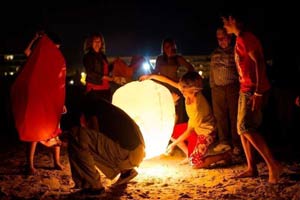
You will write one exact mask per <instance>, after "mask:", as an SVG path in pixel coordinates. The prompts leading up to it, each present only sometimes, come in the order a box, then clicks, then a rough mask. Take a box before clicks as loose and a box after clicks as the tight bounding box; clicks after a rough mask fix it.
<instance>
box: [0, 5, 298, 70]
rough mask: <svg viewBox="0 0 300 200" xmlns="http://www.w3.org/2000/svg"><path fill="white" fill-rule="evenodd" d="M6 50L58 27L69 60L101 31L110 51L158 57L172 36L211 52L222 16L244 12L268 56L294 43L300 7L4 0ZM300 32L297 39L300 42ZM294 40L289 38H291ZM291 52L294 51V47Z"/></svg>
mask: <svg viewBox="0 0 300 200" xmlns="http://www.w3.org/2000/svg"><path fill="white" fill-rule="evenodd" d="M1 4H2V5H1V12H0V17H1V19H2V20H1V21H2V23H1V27H2V28H1V31H0V52H1V53H7V52H12V53H22V52H23V50H24V48H25V47H26V46H27V44H28V43H29V41H30V40H31V39H32V37H33V36H34V34H35V32H36V31H37V30H40V29H45V30H51V31H54V32H56V33H57V34H58V35H59V36H60V37H61V39H62V41H63V46H62V51H63V53H64V55H65V57H66V60H67V63H68V65H80V64H81V59H82V53H83V51H82V47H83V42H84V39H85V38H86V36H88V34H90V33H91V32H94V31H100V32H101V33H102V34H103V35H104V38H105V42H106V49H107V52H106V53H107V55H108V56H131V55H135V54H141V55H145V56H156V55H158V54H159V53H160V46H161V41H162V39H163V38H165V37H167V36H171V37H174V38H175V39H176V41H177V44H178V48H179V52H180V53H182V54H185V55H202V54H209V53H211V51H212V50H213V48H215V46H216V45H217V43H216V40H215V30H216V28H217V27H218V26H220V25H221V20H220V16H221V15H222V13H226V12H228V11H229V10H230V11H231V10H235V11H237V10H239V11H242V12H243V13H244V14H245V16H247V18H248V19H249V20H248V22H249V25H250V27H251V28H252V30H253V31H254V32H255V33H256V34H257V35H258V36H259V38H260V39H261V41H262V43H263V45H264V48H265V51H266V57H267V58H269V57H271V58H272V57H274V54H275V52H274V51H277V49H280V50H281V49H282V48H284V51H286V47H284V45H286V44H287V43H291V41H293V42H294V40H293V39H291V38H293V35H295V36H297V35H298V32H297V33H296V29H298V28H297V23H296V22H297V19H296V18H297V17H296V16H297V10H296V9H297V6H295V5H294V4H291V3H289V2H288V1H284V2H282V1H281V2H278V3H276V2H272V4H271V3H267V2H264V1H258V0H254V1H216V0H215V1H189V0H186V1H168V0H167V1H164V0H161V1H113V0H110V1H108V0H107V1H79V2H77V1H76V2H64V1H57V0H54V1H40V2H30V1H21V2H16V1H9V2H1ZM297 40H298V39H297V37H296V41H297ZM288 41H289V42H288ZM288 51H289V50H288Z"/></svg>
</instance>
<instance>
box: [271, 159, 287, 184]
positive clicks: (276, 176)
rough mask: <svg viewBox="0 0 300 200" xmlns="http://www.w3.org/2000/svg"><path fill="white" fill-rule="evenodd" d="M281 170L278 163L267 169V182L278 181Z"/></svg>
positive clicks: (273, 182) (274, 182)
mask: <svg viewBox="0 0 300 200" xmlns="http://www.w3.org/2000/svg"><path fill="white" fill-rule="evenodd" d="M282 172H283V168H282V166H281V165H280V164H277V165H276V167H275V168H274V169H272V170H270V171H269V181H268V182H269V183H271V184H276V183H278V181H279V178H280V175H281V174H282Z"/></svg>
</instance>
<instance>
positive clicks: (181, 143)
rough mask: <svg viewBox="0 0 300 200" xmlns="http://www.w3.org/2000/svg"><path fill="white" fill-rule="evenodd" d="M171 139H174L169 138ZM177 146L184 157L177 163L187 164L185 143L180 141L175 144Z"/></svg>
mask: <svg viewBox="0 0 300 200" xmlns="http://www.w3.org/2000/svg"><path fill="white" fill-rule="evenodd" d="M171 141H172V142H173V141H174V139H173V138H171ZM177 146H178V148H179V149H181V150H182V151H183V153H184V155H185V158H184V159H183V160H182V161H181V162H180V163H179V164H181V165H185V164H188V163H189V158H188V147H187V145H186V144H185V142H180V143H178V144H177Z"/></svg>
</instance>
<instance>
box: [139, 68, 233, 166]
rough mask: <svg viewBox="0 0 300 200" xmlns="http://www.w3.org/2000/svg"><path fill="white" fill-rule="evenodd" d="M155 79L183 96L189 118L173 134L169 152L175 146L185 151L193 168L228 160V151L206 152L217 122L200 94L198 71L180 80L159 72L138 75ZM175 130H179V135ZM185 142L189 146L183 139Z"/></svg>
mask: <svg viewBox="0 0 300 200" xmlns="http://www.w3.org/2000/svg"><path fill="white" fill-rule="evenodd" d="M140 79H141V80H145V79H154V80H158V81H161V82H164V83H167V84H169V85H171V86H173V87H175V88H178V89H179V90H180V91H181V93H182V94H183V96H184V98H185V107H186V111H187V114H188V117H189V120H188V123H187V124H182V125H180V127H179V129H177V131H176V127H175V131H174V132H175V133H176V134H173V135H172V137H173V138H172V139H171V141H172V140H173V142H172V143H171V144H170V145H169V146H168V147H167V153H171V152H172V151H173V149H174V147H175V146H176V145H177V146H178V147H179V148H181V149H182V150H183V151H184V152H185V153H186V154H187V160H188V162H189V163H190V164H191V166H192V167H193V168H196V169H197V168H205V167H208V166H209V165H210V164H213V163H216V162H218V161H221V160H229V159H231V155H230V153H229V151H226V152H220V153H219V154H214V155H209V154H208V150H209V147H210V146H211V144H213V142H214V141H215V138H216V121H215V119H214V116H213V113H212V111H211V108H210V105H209V104H208V102H207V100H206V99H205V97H204V96H203V94H202V93H201V90H202V89H203V83H202V78H201V76H200V75H199V74H198V73H197V72H187V73H186V74H185V75H183V76H182V78H181V79H180V81H179V83H177V82H174V81H172V80H170V79H168V78H166V77H164V76H160V75H144V76H142V77H141V78H140ZM178 130H182V132H181V133H180V134H178V133H179V132H180V131H179V132H178ZM186 140H187V141H188V146H187V145H186V143H185V141H186Z"/></svg>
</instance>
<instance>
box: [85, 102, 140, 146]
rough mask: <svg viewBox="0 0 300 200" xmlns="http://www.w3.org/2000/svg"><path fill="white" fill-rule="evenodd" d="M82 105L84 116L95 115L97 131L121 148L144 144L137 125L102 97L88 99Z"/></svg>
mask: <svg viewBox="0 0 300 200" xmlns="http://www.w3.org/2000/svg"><path fill="white" fill-rule="evenodd" d="M84 107H85V110H84V113H85V116H86V118H87V119H89V117H91V116H96V117H97V119H98V123H99V131H100V132H101V133H103V134H104V135H106V136H107V137H109V138H110V139H112V140H113V141H115V142H117V143H119V144H120V146H121V147H122V148H125V149H128V150H133V149H135V148H136V147H137V146H138V145H139V144H144V139H143V136H142V133H141V131H140V129H139V127H138V125H137V124H136V123H135V122H134V121H133V119H131V118H130V116H129V115H128V114H127V113H125V112H124V111H123V110H122V109H120V108H118V107H116V106H115V105H113V104H111V103H109V102H107V101H105V100H102V99H97V100H90V101H88V102H86V103H85V106H84Z"/></svg>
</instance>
